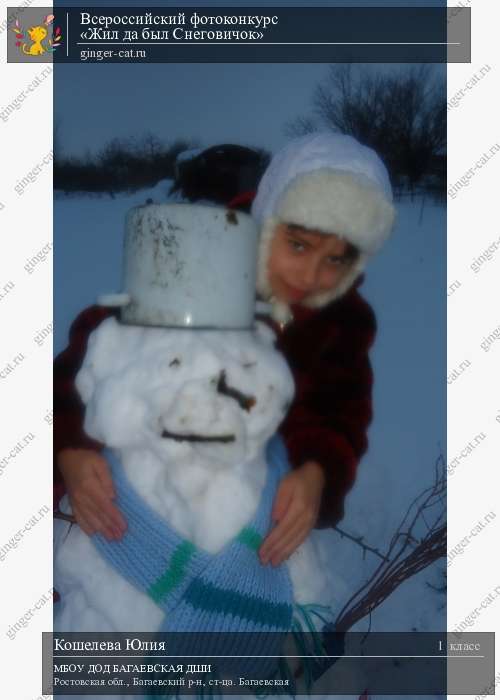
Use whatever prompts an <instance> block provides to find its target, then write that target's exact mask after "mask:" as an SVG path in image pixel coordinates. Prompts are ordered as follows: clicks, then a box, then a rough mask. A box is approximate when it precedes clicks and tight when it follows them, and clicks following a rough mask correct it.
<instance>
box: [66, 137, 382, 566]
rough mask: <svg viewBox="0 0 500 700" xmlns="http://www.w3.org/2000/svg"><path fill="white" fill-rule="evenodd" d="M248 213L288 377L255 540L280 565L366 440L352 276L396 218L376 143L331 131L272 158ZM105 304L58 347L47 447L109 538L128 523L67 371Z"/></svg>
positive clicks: (360, 320)
mask: <svg viewBox="0 0 500 700" xmlns="http://www.w3.org/2000/svg"><path fill="white" fill-rule="evenodd" d="M252 214H253V216H254V217H255V219H256V220H257V222H258V224H259V226H260V227H261V239H260V249H259V266H258V279H257V291H258V294H259V296H260V297H261V298H262V299H263V300H267V301H269V302H270V303H271V307H272V317H273V318H274V320H275V321H276V322H277V325H276V330H277V333H278V340H277V347H278V349H279V350H281V351H282V352H283V354H284V355H285V357H286V359H287V361H288V363H289V365H290V368H291V370H292V373H293V375H294V379H295V383H296V396H295V399H294V402H293V404H292V406H291V409H290V411H289V414H288V416H287V418H286V419H285V421H284V422H283V424H282V426H281V428H280V433H281V434H282V436H283V438H284V440H285V443H286V446H287V449H288V454H289V459H290V463H291V465H292V467H293V470H292V471H291V472H290V473H289V474H288V475H287V476H286V477H285V478H284V479H283V480H282V482H281V484H280V487H279V489H278V492H277V495H276V499H275V503H274V508H273V519H274V520H275V521H276V522H277V524H276V526H275V527H274V528H273V530H272V532H271V533H270V534H269V535H268V537H267V538H266V540H265V541H264V543H263V544H262V546H261V549H260V551H259V555H260V557H261V561H262V563H263V564H267V563H269V562H270V563H271V564H272V565H274V566H276V565H278V564H280V563H281V562H282V561H284V560H285V559H287V558H288V557H289V556H290V554H292V552H293V551H295V549H296V548H297V547H298V546H299V545H300V544H301V543H302V542H303V541H304V539H305V538H306V537H307V535H308V533H309V531H310V530H311V528H312V527H314V526H316V527H320V528H323V527H329V526H333V525H335V524H336V523H337V522H338V521H339V520H340V519H341V518H342V516H343V502H344V498H345V495H346V493H347V492H348V490H349V489H350V488H351V486H352V484H353V482H354V477H355V470H356V467H357V464H358V462H359V460H360V458H361V456H362V455H363V454H364V452H365V451H366V449H367V437H366V431H367V428H368V425H369V423H370V421H371V417H372V410H371V387H372V371H371V366H370V361H369V357H368V351H369V349H370V347H371V345H372V343H373V340H374V336H375V330H376V325H375V318H374V314H373V311H372V310H371V308H370V307H369V305H368V304H367V303H366V302H365V301H364V300H363V299H362V297H361V295H360V294H359V292H358V291H357V287H358V286H359V284H360V283H361V281H362V277H360V275H361V273H362V271H363V270H364V267H365V265H366V263H367V261H368V259H369V258H370V257H371V255H373V254H374V253H375V252H376V251H377V250H378V249H379V248H380V246H381V245H382V243H383V242H384V240H385V239H386V238H387V236H388V235H389V233H390V231H391V229H392V225H393V222H394V207H393V205H392V191H391V186H390V183H389V178H388V175H387V171H386V169H385V166H384V165H383V163H382V161H381V160H380V159H379V157H378V156H377V155H376V153H375V152H374V151H372V150H371V149H369V148H366V147H364V146H362V145H361V144H359V143H358V142H357V141H356V140H355V139H353V138H351V137H348V136H342V135H337V134H327V133H321V134H314V135H308V136H305V137H302V138H299V139H296V140H294V141H293V142H291V143H290V144H289V145H288V146H287V147H286V148H284V149H283V150H282V151H280V152H279V153H278V154H277V155H276V156H275V157H274V158H273V159H272V161H271V163H270V165H269V167H268V168H267V170H266V172H265V174H264V176H263V178H262V180H261V182H260V184H259V187H258V190H257V194H256V196H255V199H254V201H253V205H252ZM113 313H116V311H114V310H111V309H105V308H102V307H95V306H94V307H91V308H89V309H87V310H85V311H83V312H82V313H81V314H80V316H79V317H78V318H77V319H76V321H75V322H74V323H73V325H72V327H71V331H70V344H69V347H68V348H67V349H66V350H65V351H64V352H63V353H61V354H60V355H59V356H58V358H56V363H55V371H54V374H55V396H54V450H55V454H56V464H57V466H58V467H59V469H60V471H61V473H62V474H63V477H64V480H65V482H66V486H67V489H68V494H69V496H70V499H71V502H72V506H73V510H74V514H75V517H76V518H77V520H78V522H79V524H80V525H81V527H82V528H83V529H84V531H85V532H87V533H88V534H91V533H93V532H95V531H100V532H102V533H103V534H105V535H106V536H107V537H109V538H114V537H116V538H118V537H121V535H122V534H123V532H124V530H125V528H126V523H125V521H124V519H123V517H122V515H121V513H120V512H119V511H118V509H117V508H116V507H115V505H114V504H113V502H112V499H113V496H114V490H113V484H112V481H111V478H110V476H109V470H108V467H107V464H106V462H105V460H104V458H102V457H101V455H100V454H99V453H98V450H100V449H101V448H102V445H100V444H99V443H97V442H95V441H93V440H91V439H90V438H89V437H88V436H86V435H85V433H84V432H83V428H82V424H83V406H82V404H81V402H80V400H79V398H78V396H77V394H76V391H75V388H74V383H73V382H74V377H75V375H76V373H77V371H78V369H79V367H80V364H81V362H82V360H83V356H84V354H85V349H86V342H87V338H88V335H89V333H90V332H91V331H92V330H93V329H94V328H95V327H96V326H97V325H98V324H99V323H100V322H101V321H102V320H103V319H104V318H106V317H108V316H110V315H112V314H113Z"/></svg>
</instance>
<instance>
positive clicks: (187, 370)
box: [77, 318, 293, 466]
mask: <svg viewBox="0 0 500 700" xmlns="http://www.w3.org/2000/svg"><path fill="white" fill-rule="evenodd" d="M77 388H78V390H79V391H80V394H81V396H82V399H83V401H84V403H85V404H86V408H87V411H86V418H85V429H86V431H87V433H88V434H89V435H91V436H93V437H95V438H96V439H98V440H100V441H102V442H104V443H106V444H107V445H109V446H110V447H115V448H118V449H151V450H153V451H154V452H155V453H157V454H158V455H159V456H160V458H163V459H166V460H170V459H172V458H175V457H176V456H181V455H183V456H186V455H188V454H189V453H190V452H191V453H193V452H194V453H197V454H198V455H202V456H204V457H206V458H207V459H210V460H211V461H214V460H215V461H218V462H219V463H220V466H227V465H231V464H234V463H235V461H238V462H239V461H241V460H243V459H248V458H251V457H253V456H254V455H255V454H256V453H257V451H258V450H259V449H260V448H261V447H262V446H263V445H264V444H265V443H266V442H267V440H268V438H269V437H270V436H271V435H273V433H274V432H276V429H277V428H278V426H279V424H280V423H281V421H282V420H283V418H284V416H285V414H286V412H287V410H288V407H289V405H290V402H291V400H292V397H293V379H292V376H291V374H290V371H289V369H288V366H287V365H286V362H285V360H284V359H283V357H282V356H281V355H280V354H279V353H278V352H277V351H276V350H275V349H274V347H273V338H272V334H271V333H270V331H268V329H267V328H266V327H263V326H259V327H258V328H257V330H256V331H255V332H249V331H197V330H172V329H161V328H145V327H140V326H126V325H121V324H120V323H118V322H117V321H116V320H115V319H114V318H112V319H107V320H106V321H104V322H103V323H102V324H101V325H100V326H99V328H98V329H97V330H96V331H94V333H93V334H92V335H91V337H90V339H89V344H88V350H87V354H86V357H85V360H84V363H83V366H82V369H81V370H80V372H79V374H78V376H77Z"/></svg>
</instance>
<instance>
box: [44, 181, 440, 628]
mask: <svg viewBox="0 0 500 700" xmlns="http://www.w3.org/2000/svg"><path fill="white" fill-rule="evenodd" d="M169 186H170V182H169V181H163V182H161V183H159V184H158V185H157V186H156V187H155V188H154V189H153V190H142V191H140V192H137V193H135V194H132V195H119V196H116V197H115V198H114V199H110V198H109V197H107V196H106V197H74V196H64V195H61V194H56V200H55V202H54V232H55V234H54V236H55V238H54V326H55V328H54V351H55V352H56V353H58V352H60V351H61V350H62V349H63V348H64V347H65V345H66V342H67V334H68V330H69V325H70V323H71V321H72V319H73V318H74V317H75V316H76V314H77V313H78V311H79V310H81V309H82V308H84V307H85V306H87V305H89V304H92V303H94V302H95V300H96V298H97V296H98V295H99V294H102V293H105V292H113V291H118V290H120V275H121V249H122V236H123V226H124V215H125V212H126V211H127V210H128V209H129V208H130V207H132V206H135V205H137V204H143V203H145V201H146V199H148V198H151V199H153V201H154V202H164V201H166V199H167V192H168V189H169ZM445 231H446V209H445V208H444V206H440V205H436V204H433V203H432V202H431V201H430V200H426V201H425V202H424V203H422V200H421V199H420V198H417V199H415V201H413V202H411V201H409V200H405V201H403V202H401V201H400V202H399V203H398V222H397V227H396V230H395V233H394V235H393V237H392V239H391V241H390V242H389V243H388V244H387V245H386V247H385V249H384V250H383V252H382V253H380V255H379V256H378V258H376V259H375V260H374V261H373V262H372V263H371V266H370V267H369V269H368V273H367V275H366V280H365V283H364V285H363V290H362V291H363V293H364V295H365V296H366V298H367V299H368V300H369V301H370V303H371V304H372V305H373V307H374V309H375V312H376V315H377V320H378V326H379V330H378V336H377V340H376V343H375V346H374V348H373V350H372V361H373V367H374V374H375V391H374V413H375V418H374V421H373V423H372V426H371V428H370V448H369V451H368V453H367V455H366V456H365V457H364V459H363V461H362V463H361V465H360V467H359V472H358V478H357V481H356V484H355V486H354V488H353V490H352V491H351V493H350V495H349V497H348V499H347V502H346V516H345V518H344V520H343V521H342V522H341V524H340V526H341V527H342V528H343V529H344V530H346V531H347V532H349V533H351V534H353V535H356V536H360V535H362V536H364V538H365V542H366V543H367V544H369V545H371V546H373V547H376V548H378V549H379V550H380V551H382V552H383V551H384V550H385V549H386V547H387V544H388V542H389V540H390V538H391V536H392V534H393V533H394V530H395V528H396V526H397V524H398V523H399V521H400V520H401V518H402V516H403V514H404V513H405V511H406V509H407V507H408V505H409V503H410V502H411V501H412V500H413V498H414V497H415V496H416V495H417V494H418V493H420V492H421V491H422V490H423V489H424V488H426V487H427V486H430V485H431V484H432V481H433V478H434V463H435V460H436V458H437V457H438V455H439V453H440V451H442V450H445V448H446V445H445V438H446V394H445V387H446V382H445V381H444V379H445V376H446V364H445V363H446V340H445V338H446V307H445V299H446V295H445V287H446V235H445ZM332 539H333V538H332ZM330 546H331V559H330V562H331V566H333V567H335V569H336V570H337V572H338V587H339V594H340V595H341V597H345V599H346V600H347V599H348V598H349V596H350V595H351V594H352V592H353V591H354V590H355V589H356V588H358V587H359V585H360V584H361V583H362V582H363V581H364V580H365V579H366V578H367V577H368V575H369V574H370V573H371V572H372V571H373V569H374V568H375V567H376V566H377V565H378V563H379V559H378V558H377V557H375V556H374V555H373V554H370V553H367V554H366V556H365V557H364V558H363V552H362V551H361V549H360V547H359V546H357V545H356V544H355V543H353V542H352V541H349V540H348V539H345V538H344V539H341V538H340V536H338V538H337V539H336V540H334V542H333V544H332V545H330ZM444 570H445V561H444V559H442V560H440V561H438V562H437V563H436V564H434V565H433V566H432V567H429V568H427V569H425V570H424V571H422V572H420V574H418V575H417V576H415V577H413V578H412V579H410V580H409V581H406V582H405V583H403V584H402V585H401V586H400V587H399V588H398V589H397V590H396V591H395V593H394V594H393V595H392V596H391V597H390V598H389V599H388V600H387V601H385V602H384V603H383V604H382V605H381V606H380V607H379V608H378V609H377V610H375V612H374V614H373V616H372V621H371V629H372V630H373V631H411V630H413V629H415V630H418V631H440V630H444V629H445V628H446V608H445V607H444V603H445V596H444V594H442V593H439V592H437V591H435V590H434V589H433V588H431V587H429V586H428V585H427V584H428V583H431V584H432V585H433V586H439V585H442V584H443V582H444V581H443V577H442V572H444ZM367 628H368V620H366V619H365V620H363V621H362V622H361V623H359V625H358V626H357V627H355V628H354V630H353V631H356V630H359V631H362V630H366V629H367Z"/></svg>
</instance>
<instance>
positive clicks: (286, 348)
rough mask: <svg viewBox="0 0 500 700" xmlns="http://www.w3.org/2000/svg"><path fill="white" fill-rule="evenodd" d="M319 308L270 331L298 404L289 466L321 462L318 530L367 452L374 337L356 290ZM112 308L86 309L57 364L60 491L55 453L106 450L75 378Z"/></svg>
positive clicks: (290, 420) (289, 431)
mask: <svg viewBox="0 0 500 700" xmlns="http://www.w3.org/2000/svg"><path fill="white" fill-rule="evenodd" d="M361 281H362V278H361V279H360V280H359V281H358V283H357V284H356V285H355V287H353V288H352V289H351V290H350V291H349V292H348V293H347V294H345V295H344V296H343V297H342V298H340V299H338V300H336V301H334V302H332V303H331V304H329V305H328V306H326V307H325V308H324V309H321V310H318V311H317V310H310V309H306V308H303V307H300V306H294V307H292V310H293V312H294V320H293V322H292V323H290V324H289V325H288V326H286V327H285V329H284V330H280V329H279V328H278V327H277V326H275V330H276V332H277V334H278V340H277V347H278V349H279V350H280V351H281V352H282V353H283V354H284V356H285V358H286V359H287V361H288V364H289V366H290V369H291V371H292V373H293V377H294V379H295V392H296V393H295V399H294V401H293V403H292V406H291V408H290V411H289V413H288V416H287V417H286V418H285V420H284V422H283V423H282V425H281V427H280V430H279V431H280V433H281V434H282V435H283V437H284V440H285V443H286V446H287V448H288V453H289V458H290V462H291V465H292V467H293V468H297V467H299V466H300V465H302V464H303V463H304V462H305V461H307V460H315V461H317V462H319V463H320V464H321V465H322V467H323V469H324V473H325V477H326V485H325V489H324V493H323V500H322V503H321V508H320V513H319V518H318V522H317V524H316V527H318V528H325V527H329V526H333V525H335V524H336V523H337V522H338V521H339V520H340V519H341V518H342V517H343V514H344V498H345V496H346V493H347V492H348V491H349V489H350V488H351V486H352V484H353V483H354V479H355V474H356V467H357V465H358V462H359V460H360V458H361V456H362V455H363V454H364V452H365V451H366V449H367V446H368V441H367V436H366V432H367V428H368V425H369V424H370V421H371V418H372V402H371V391H372V383H373V377H372V370H371V365H370V360H369V357H368V351H369V349H370V347H371V345H372V343H373V340H374V337H375V333H376V323H375V317H374V314H373V311H372V309H371V307H370V306H369V305H368V304H367V302H366V301H365V300H364V299H363V298H362V297H361V295H360V294H359V292H358V291H357V287H358V286H359V284H360V283H361ZM117 313H118V312H117V311H116V310H114V309H110V308H105V307H99V306H91V307H89V308H87V309H85V310H84V311H82V312H81V313H80V315H79V316H78V317H77V318H76V320H75V321H74V322H73V324H72V326H71V329H70V342H69V345H68V347H67V348H66V349H65V350H64V351H63V352H62V353H60V354H59V355H58V356H57V358H56V360H55V365H54V475H55V481H56V486H57V485H59V490H61V481H62V480H61V477H60V475H59V472H58V470H57V466H56V455H57V454H58V453H59V451H60V450H62V449H63V448H66V447H72V448H89V449H95V450H101V449H102V447H103V445H102V444H101V443H99V442H96V441H95V440H93V439H92V438H90V437H89V436H88V435H86V433H85V432H84V430H83V416H84V406H83V403H82V401H81V400H80V398H79V396H78V393H77V391H76V389H75V384H74V379H75V376H76V374H77V372H78V370H79V369H80V367H81V364H82V361H83V358H84V355H85V352H86V348H87V340H88V337H89V334H90V333H91V331H93V330H94V329H95V328H96V327H97V326H98V325H99V324H100V323H101V321H103V320H104V319H105V318H108V317H109V316H112V315H117Z"/></svg>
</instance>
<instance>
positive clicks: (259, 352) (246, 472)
mask: <svg viewBox="0 0 500 700" xmlns="http://www.w3.org/2000/svg"><path fill="white" fill-rule="evenodd" d="M229 214H230V216H228V212H226V211H225V210H222V209H219V208H215V207H206V206H205V207H201V206H198V205H196V206H195V205H180V204H177V205H148V206H146V207H138V208H136V209H134V210H132V212H131V213H129V215H128V217H127V228H126V238H125V274H124V281H125V285H126V289H127V292H126V293H125V294H122V295H115V296H114V297H108V298H106V299H105V300H104V301H105V303H107V304H109V303H116V304H119V305H120V306H121V307H122V310H121V320H120V321H119V320H117V319H116V318H114V317H113V318H108V319H106V320H105V321H104V322H102V323H101V325H100V326H99V327H98V328H97V329H96V330H95V331H94V332H93V333H92V334H91V336H90V338H89V342H88V348H87V353H86V356H85V359H84V362H83V365H82V367H81V369H80V371H79V374H78V376H77V379H76V386H77V389H78V391H79V393H80V396H81V398H82V401H83V402H84V404H85V407H86V414H85V424H84V427H85V431H86V433H87V434H88V435H90V436H91V437H93V438H95V439H97V440H99V441H100V442H102V443H104V444H105V445H106V449H105V453H104V454H105V456H106V458H107V460H108V462H109V464H110V466H111V469H112V474H113V479H114V483H115V487H116V491H117V505H118V507H119V508H120V509H121V510H122V512H123V513H124V515H125V518H126V519H127V524H128V527H127V531H126V533H125V535H124V537H123V538H122V539H121V540H120V541H113V542H108V541H107V540H105V538H103V537H101V536H99V535H97V536H93V537H88V536H87V535H85V534H84V533H83V531H82V530H81V529H80V528H79V527H78V526H77V525H69V524H68V522H65V521H63V520H56V522H55V527H54V532H55V557H54V585H55V588H56V589H57V591H58V592H59V594H60V601H59V602H58V603H57V605H56V609H55V619H54V631H55V632H131V633H133V632H156V631H169V632H172V631H182V632H189V631H193V632H194V631H220V630H226V631H234V632H240V631H246V632H248V631H250V632H281V631H289V630H290V629H291V628H292V627H293V628H294V629H295V630H297V629H304V630H305V629H309V628H308V625H311V624H312V625H313V626H314V628H315V629H316V630H320V629H321V628H322V627H323V626H324V624H325V620H330V619H331V615H332V613H333V611H334V610H335V609H336V608H337V609H338V606H339V603H340V602H341V599H340V594H341V593H344V591H339V589H338V585H337V582H336V581H334V580H333V578H332V573H331V567H328V566H326V565H325V561H324V553H323V551H322V547H321V545H320V542H319V540H318V539H317V538H318V537H319V535H318V534H317V533H315V532H314V531H313V532H312V534H311V535H310V537H309V538H308V539H307V541H306V542H304V543H303V544H302V545H301V546H300V547H299V548H298V549H297V550H296V552H295V553H294V554H293V555H292V556H291V557H290V558H289V560H288V561H287V562H286V563H284V564H282V565H280V566H278V567H273V566H271V565H270V564H269V565H267V566H263V565H262V564H261V563H260V560H259V558H258V554H257V550H258V548H259V546H260V543H261V542H262V540H263V539H264V537H265V536H266V534H267V532H268V531H269V528H270V527H271V524H272V521H271V510H272V504H273V501H274V496H275V494H276V489H277V486H278V484H279V481H280V479H281V478H282V477H283V475H284V474H286V472H287V470H288V469H289V465H288V463H287V460H286V453H285V448H284V446H283V444H282V443H281V442H280V440H279V439H278V438H276V433H277V430H278V428H279V425H280V423H281V421H282V420H283V418H284V416H285V415H286V412H287V410H288V407H289V405H290V403H291V401H292V399H293V392H294V385H293V378H292V375H291V373H290V370H289V369H288V366H287V364H286V362H285V360H284V358H283V357H282V356H281V355H280V354H279V353H278V352H277V350H276V349H275V348H274V334H273V332H272V331H271V330H270V328H269V327H268V326H267V325H265V324H264V323H260V322H254V280H255V251H256V247H257V234H256V231H255V228H254V224H253V222H252V221H251V219H250V217H248V216H246V215H242V214H240V213H239V212H238V213H235V212H229ZM216 250H218V251H219V254H218V255H215V254H214V251H216ZM221 250H223V251H224V256H225V258H226V264H225V269H227V270H229V271H230V273H229V274H227V275H225V276H224V275H223V274H221V272H220V251H221ZM224 277H225V279H224ZM273 436H274V437H273ZM60 509H61V511H62V512H63V513H66V514H68V515H69V514H71V507H70V505H69V502H68V500H67V498H65V499H63V500H62V502H61V505H60ZM221 601H223V603H221ZM255 601H258V605H257V607H256V603H255ZM318 611H320V612H321V614H319V612H318ZM315 613H317V614H315ZM124 697H130V695H129V696H124Z"/></svg>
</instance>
